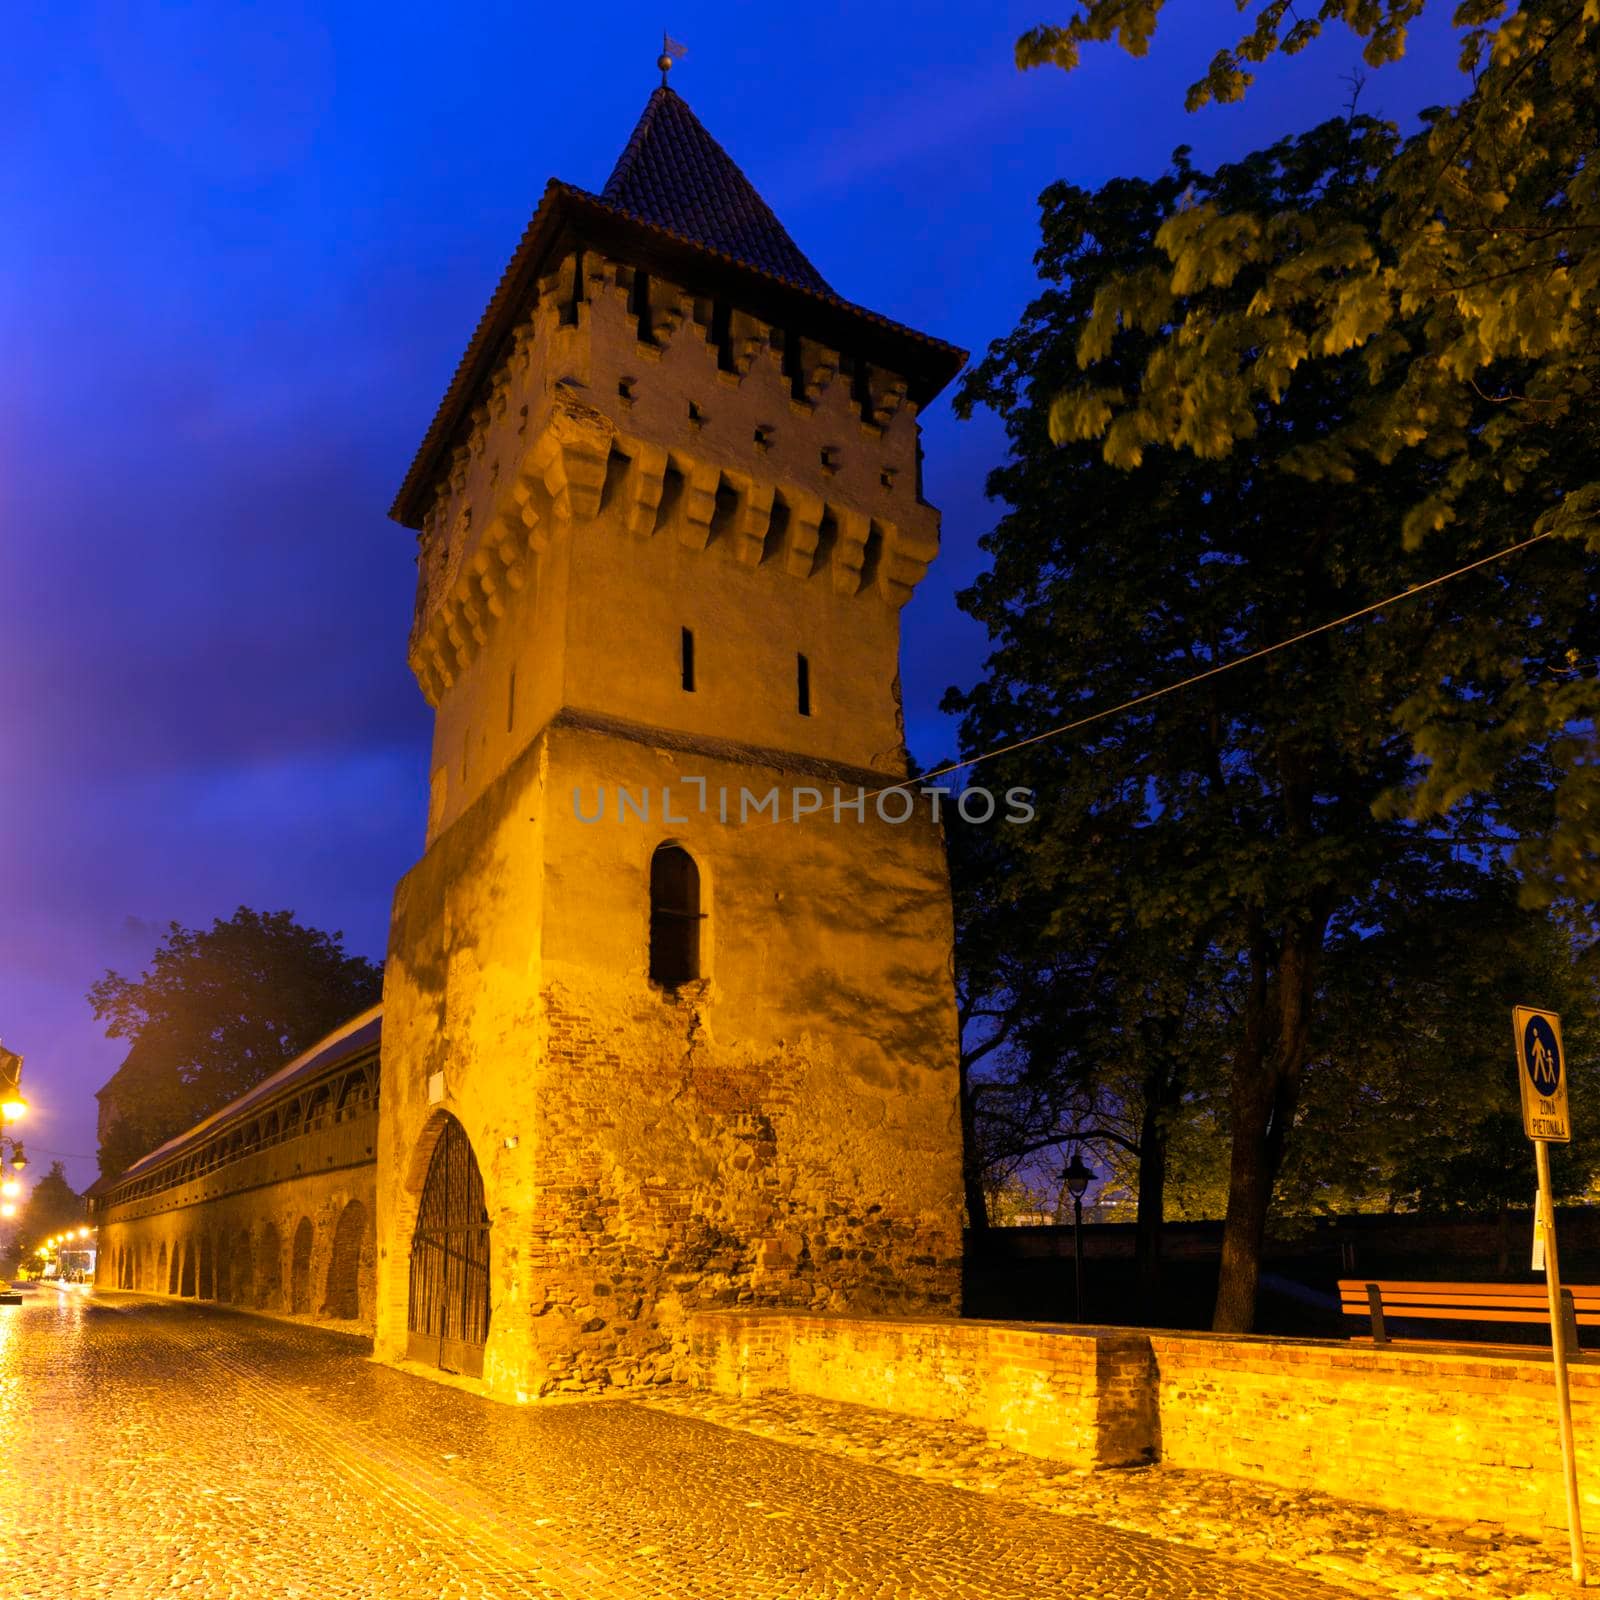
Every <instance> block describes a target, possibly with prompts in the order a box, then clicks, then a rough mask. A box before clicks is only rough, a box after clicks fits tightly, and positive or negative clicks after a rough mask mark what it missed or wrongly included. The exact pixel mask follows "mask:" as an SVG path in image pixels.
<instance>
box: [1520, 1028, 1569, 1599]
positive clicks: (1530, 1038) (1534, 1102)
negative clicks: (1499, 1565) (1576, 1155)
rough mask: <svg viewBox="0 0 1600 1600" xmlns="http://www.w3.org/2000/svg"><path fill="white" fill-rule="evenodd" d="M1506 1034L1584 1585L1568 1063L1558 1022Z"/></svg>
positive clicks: (1535, 1265) (1565, 1471)
mask: <svg viewBox="0 0 1600 1600" xmlns="http://www.w3.org/2000/svg"><path fill="white" fill-rule="evenodd" d="M1511 1032H1512V1035H1513V1037H1514V1038H1515V1040H1516V1046H1517V1088H1518V1090H1519V1091H1520V1093H1521V1095H1522V1126H1523V1128H1524V1130H1525V1131H1526V1132H1527V1135H1528V1137H1529V1138H1530V1139H1531V1140H1533V1158H1534V1167H1535V1169H1536V1170H1537V1171H1538V1174H1539V1198H1538V1210H1537V1212H1536V1213H1535V1216H1536V1222H1535V1233H1534V1244H1533V1270H1534V1271H1535V1272H1537V1271H1538V1270H1539V1269H1540V1267H1541V1266H1542V1267H1543V1268H1544V1283H1545V1293H1546V1296H1547V1298H1548V1301H1549V1305H1550V1357H1551V1360H1550V1365H1551V1366H1552V1367H1554V1368H1555V1377H1556V1415H1557V1419H1558V1421H1559V1423H1560V1428H1561V1475H1562V1478H1563V1479H1564V1480H1565V1485H1566V1491H1567V1539H1568V1541H1569V1543H1570V1545H1571V1552H1572V1580H1573V1582H1574V1583H1577V1584H1582V1583H1583V1581H1584V1551H1583V1517H1582V1502H1581V1500H1580V1499H1579V1496H1578V1456H1577V1448H1576V1446H1575V1444H1574V1443H1573V1436H1572V1391H1571V1387H1570V1385H1569V1383H1568V1381H1567V1357H1568V1354H1569V1352H1568V1349H1567V1333H1568V1327H1567V1319H1566V1314H1565V1310H1564V1307H1563V1306H1562V1302H1561V1262H1560V1258H1559V1256H1558V1255H1557V1253H1556V1202H1555V1193H1554V1191H1553V1189H1552V1188H1551V1184H1550V1146H1551V1145H1552V1144H1567V1143H1568V1142H1569V1141H1570V1140H1571V1138H1572V1123H1571V1120H1570V1119H1569V1117H1568V1116H1567V1058H1566V1052H1565V1051H1564V1050H1563V1049H1562V1048H1561V1018H1560V1017H1558V1016H1557V1015H1556V1014H1555V1012H1553V1011H1540V1010H1538V1009H1537V1008H1536V1007H1534V1006H1513V1007H1512V1008H1511Z"/></svg>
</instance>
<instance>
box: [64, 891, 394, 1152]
mask: <svg viewBox="0 0 1600 1600" xmlns="http://www.w3.org/2000/svg"><path fill="white" fill-rule="evenodd" d="M343 937H344V936H343V934H341V933H332V934H329V933H324V932H322V931H321V930H320V929H317V928H307V927H304V926H302V925H301V924H300V923H298V922H296V921H295V919H294V915H293V913H292V912H289V911H271V912H261V911H252V910H250V909H249V908H248V907H246V906H241V907H240V908H239V909H238V910H237V911H236V912H235V913H234V914H233V916H232V917H230V918H229V919H228V920H227V921H223V920H222V918H220V917H219V918H217V919H216V921H214V922H213V923H212V925H211V927H210V928H206V929H195V928H185V927H183V926H182V925H181V924H179V923H176V922H174V923H172V924H170V926H169V927H168V930H167V935H166V937H165V939H164V940H163V941H162V943H161V944H160V946H158V948H157V949H156V952H155V954H154V956H153V958H152V960H151V963H150V966H149V968H148V969H147V970H146V971H144V972H141V973H140V974H139V976H138V977H137V978H128V977H125V976H123V975H122V974H121V973H118V972H110V971H108V972H107V973H106V974H105V976H104V977H103V978H101V979H100V980H99V981H98V982H97V983H96V984H95V985H94V986H93V988H91V989H90V991H89V996H88V998H89V1003H90V1005H91V1006H92V1007H93V1008H94V1014H95V1016H96V1017H97V1018H98V1019H99V1020H100V1021H102V1022H104V1023H105V1024H106V1035H107V1037H108V1038H112V1039H126V1040H128V1041H129V1045H130V1048H129V1051H128V1056H127V1059H126V1060H125V1061H124V1063H123V1065H122V1067H121V1068H120V1069H119V1070H118V1072H117V1074H116V1076H115V1077H114V1078H113V1079H112V1080H111V1082H110V1083H108V1084H107V1085H106V1087H105V1089H104V1090H102V1091H101V1092H102V1096H103V1106H104V1109H103V1113H102V1124H103V1133H102V1140H101V1148H100V1170H101V1171H102V1172H103V1173H108V1174H110V1173H119V1172H122V1171H123V1170H124V1169H125V1168H126V1167H127V1166H128V1165H129V1164H130V1163H131V1162H132V1161H135V1160H137V1159H138V1157H139V1156H141V1155H144V1154H145V1153H147V1152H148V1151H149V1150H151V1149H153V1148H154V1147H155V1146H156V1145H158V1144H160V1143H162V1142H163V1141H164V1140H166V1139H169V1138H171V1137H172V1136H173V1135H174V1134H176V1133H180V1132H182V1131H183V1129H184V1128H186V1127H189V1126H190V1125H191V1124H192V1123H194V1122H196V1121H198V1120H199V1119H200V1118H201V1117H204V1116H207V1115H209V1114H210V1113H211V1112H213V1111H215V1110H217V1109H218V1108H219V1107H221V1106H224V1105H226V1104H227V1103H228V1102H229V1101H230V1100H234V1099H237V1098H238V1096H240V1095H241V1094H243V1093H244V1092H245V1091H246V1090H247V1089H250V1088H253V1087H254V1086H255V1085H256V1084H257V1083H259V1082H260V1081H261V1080H262V1079H263V1078H264V1077H266V1076H267V1075H268V1074H269V1073H271V1072H273V1071H275V1070H276V1069H277V1068H278V1067H281V1066H282V1065H283V1064H284V1063H285V1062H286V1061H289V1060H291V1059H292V1058H293V1057H294V1056H296V1055H298V1054H299V1053H300V1052H301V1051H302V1050H304V1049H306V1048H307V1047H308V1046H310V1045H312V1044H314V1043H315V1042H316V1041H317V1040H318V1039H319V1038H321V1037H322V1036H323V1035H324V1034H325V1033H328V1032H330V1031H331V1030H332V1029H334V1028H336V1027H338V1026H339V1024H340V1023H342V1022H346V1021H348V1020H349V1019H350V1018H351V1017H352V1016H354V1015H355V1014H356V1013H357V1012H360V1011H363V1010H365V1009H366V1008H367V1007H368V1006H371V1005H374V1004H376V1003H377V1001H378V998H379V996H380V995H381V993H382V989H383V969H382V968H381V967H380V966H377V965H375V964H374V963H373V962H371V961H369V960H367V959H366V957H365V956H353V955H349V954H347V953H346V951H345V949H344V947H343V943H342V940H343Z"/></svg>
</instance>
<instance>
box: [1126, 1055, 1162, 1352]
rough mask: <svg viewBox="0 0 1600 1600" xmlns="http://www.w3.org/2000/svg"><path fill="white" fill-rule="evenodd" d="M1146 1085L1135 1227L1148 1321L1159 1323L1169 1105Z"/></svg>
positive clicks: (1138, 1270)
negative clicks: (1167, 1109) (1166, 1105)
mask: <svg viewBox="0 0 1600 1600" xmlns="http://www.w3.org/2000/svg"><path fill="white" fill-rule="evenodd" d="M1152 1087H1153V1085H1151V1084H1147V1085H1146V1095H1145V1107H1144V1117H1143V1119H1142V1120H1141V1124H1140V1128H1139V1212H1138V1220H1137V1222H1136V1223H1135V1225H1134V1245H1133V1254H1134V1270H1135V1273H1136V1275H1137V1277H1138V1282H1139V1302H1140V1306H1141V1308H1142V1313H1143V1316H1144V1319H1145V1321H1146V1322H1149V1323H1155V1322H1156V1320H1157V1318H1158V1317H1159V1315H1160V1300H1161V1231H1162V1226H1163V1224H1164V1222H1165V1221H1166V1199H1167V1124H1166V1118H1165V1116H1164V1114H1163V1113H1164V1111H1165V1109H1166V1108H1165V1106H1164V1105H1163V1104H1162V1103H1161V1102H1160V1101H1159V1100H1158V1099H1157V1097H1156V1096H1155V1095H1154V1094H1152V1093H1151V1092H1150V1090H1151V1088H1152Z"/></svg>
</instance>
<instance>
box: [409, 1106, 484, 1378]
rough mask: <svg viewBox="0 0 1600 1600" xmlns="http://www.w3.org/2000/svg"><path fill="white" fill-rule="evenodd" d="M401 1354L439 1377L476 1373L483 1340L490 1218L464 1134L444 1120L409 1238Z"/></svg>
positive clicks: (480, 1371)
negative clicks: (422, 1363)
mask: <svg viewBox="0 0 1600 1600" xmlns="http://www.w3.org/2000/svg"><path fill="white" fill-rule="evenodd" d="M406 1325H407V1329H408V1337H407V1341H406V1354H407V1355H408V1356H410V1358H411V1359H412V1360H413V1361H427V1362H430V1363H432V1364H433V1365H436V1366H439V1367H442V1368H443V1369H444V1370H445V1371H446V1372H460V1373H465V1374H466V1375H467V1376H468V1377H473V1378H476V1377H481V1376H482V1374H483V1347H484V1345H485V1343H487V1341H488V1338H489V1213H488V1211H487V1210H486V1209H485V1207H484V1203H483V1177H482V1174H481V1173H480V1172H479V1171H478V1161H477V1157H476V1156H474V1155H473V1153H472V1143H471V1141H470V1140H469V1139H468V1138H467V1133H466V1129H465V1128H463V1127H462V1126H461V1124H460V1123H459V1122H457V1121H456V1119H455V1118H454V1117H452V1116H448V1115H447V1116H446V1117H445V1119H444V1126H443V1127H442V1128H441V1130H440V1132H439V1138H438V1142H437V1143H436V1144H435V1145H434V1147H433V1154H432V1157H431V1159H430V1160H429V1162H428V1175H427V1177H426V1179H424V1181H423V1185H422V1198H421V1201H420V1203H419V1204H418V1207H417V1226H416V1230H415V1232H414V1233H413V1234H412V1236H411V1297H410V1304H409V1313H408V1317H407V1324H406Z"/></svg>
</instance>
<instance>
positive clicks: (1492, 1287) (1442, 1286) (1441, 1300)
mask: <svg viewBox="0 0 1600 1600" xmlns="http://www.w3.org/2000/svg"><path fill="white" fill-rule="evenodd" d="M1369 1288H1373V1289H1376V1290H1377V1291H1378V1300H1379V1303H1380V1305H1381V1306H1382V1308H1383V1310H1384V1311H1385V1312H1387V1313H1388V1314H1389V1315H1391V1316H1394V1317H1398V1318H1400V1319H1402V1320H1404V1319H1406V1318H1409V1317H1416V1318H1423V1319H1432V1320H1435V1321H1448V1322H1542V1323H1548V1322H1549V1320H1550V1300H1549V1295H1548V1292H1547V1291H1546V1289H1545V1286H1544V1285H1543V1284H1542V1283H1413V1282H1408V1281H1402V1280H1398V1279H1382V1278H1341V1279H1340V1280H1339V1303H1340V1306H1341V1308H1342V1309H1343V1311H1344V1313H1345V1315H1346V1316H1352V1317H1358V1316H1359V1317H1365V1316H1369V1315H1370V1314H1371V1311H1372V1297H1371V1296H1370V1295H1369V1294H1368V1292H1367V1291H1368V1289H1369ZM1562 1288H1563V1289H1565V1290H1567V1291H1568V1292H1569V1293H1570V1294H1571V1295H1572V1304H1573V1309H1574V1310H1575V1311H1576V1312H1577V1316H1578V1322H1579V1324H1580V1325H1582V1326H1585V1327H1600V1287H1597V1286H1596V1285H1593V1284H1577V1283H1573V1284H1563V1285H1562Z"/></svg>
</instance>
